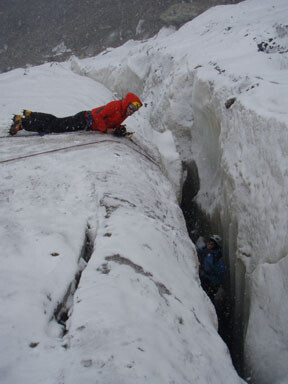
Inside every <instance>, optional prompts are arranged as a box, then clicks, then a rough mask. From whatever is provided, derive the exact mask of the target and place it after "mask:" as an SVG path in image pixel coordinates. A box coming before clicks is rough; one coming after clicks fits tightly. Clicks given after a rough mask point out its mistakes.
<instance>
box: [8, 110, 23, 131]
mask: <svg viewBox="0 0 288 384" xmlns="http://www.w3.org/2000/svg"><path fill="white" fill-rule="evenodd" d="M22 117H23V116H22V115H14V117H13V123H12V124H11V127H10V129H9V134H10V135H11V136H14V135H16V134H17V133H18V131H20V130H21V129H22Z"/></svg>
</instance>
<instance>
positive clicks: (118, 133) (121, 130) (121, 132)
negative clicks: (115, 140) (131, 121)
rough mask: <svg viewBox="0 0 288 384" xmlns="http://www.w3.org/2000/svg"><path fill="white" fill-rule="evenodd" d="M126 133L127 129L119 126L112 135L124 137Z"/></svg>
mask: <svg viewBox="0 0 288 384" xmlns="http://www.w3.org/2000/svg"><path fill="white" fill-rule="evenodd" d="M126 133H127V129H126V126H125V125H120V126H119V127H117V128H116V129H115V131H114V135H115V136H118V137H123V136H126Z"/></svg>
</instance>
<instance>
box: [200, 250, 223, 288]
mask: <svg viewBox="0 0 288 384" xmlns="http://www.w3.org/2000/svg"><path fill="white" fill-rule="evenodd" d="M197 252H198V257H199V261H200V276H201V277H204V278H206V279H208V280H209V281H210V283H211V284H212V285H213V286H215V287H216V286H220V285H221V284H222V283H223V281H224V279H225V277H226V274H227V269H226V267H225V264H224V262H223V258H222V250H221V248H219V249H207V248H206V246H204V247H202V248H201V249H197Z"/></svg>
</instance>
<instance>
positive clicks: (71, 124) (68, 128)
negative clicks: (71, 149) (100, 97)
mask: <svg viewBox="0 0 288 384" xmlns="http://www.w3.org/2000/svg"><path fill="white" fill-rule="evenodd" d="M85 115H86V111H83V112H79V113H77V114H76V115H74V116H67V117H61V118H57V119H56V120H54V121H53V122H52V132H58V133H60V132H74V131H83V130H85V129H86V117H85Z"/></svg>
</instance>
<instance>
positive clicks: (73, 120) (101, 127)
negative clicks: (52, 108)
mask: <svg viewBox="0 0 288 384" xmlns="http://www.w3.org/2000/svg"><path fill="white" fill-rule="evenodd" d="M140 107H142V102H141V100H140V99H139V98H138V97H137V96H136V95H134V93H128V94H127V95H126V96H125V98H124V99H122V100H116V101H111V102H110V103H108V104H106V105H103V106H102V107H98V108H94V109H92V110H91V111H82V112H79V113H77V114H76V115H74V116H67V117H61V118H59V117H56V116H54V115H51V114H48V113H41V112H31V111H28V110H24V111H23V115H15V116H14V118H13V124H12V125H11V127H10V130H9V133H10V135H12V136H13V135H16V134H17V133H18V132H19V131H20V130H22V129H24V130H25V131H32V132H38V133H39V134H46V133H52V132H55V133H61V132H74V131H90V130H92V131H100V132H103V133H108V134H115V135H116V136H125V135H126V134H127V131H126V128H125V126H124V125H121V124H122V123H123V121H124V120H125V119H126V118H127V117H128V116H131V115H132V114H133V113H134V112H136V111H137V110H138V109H139V108H140Z"/></svg>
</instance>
